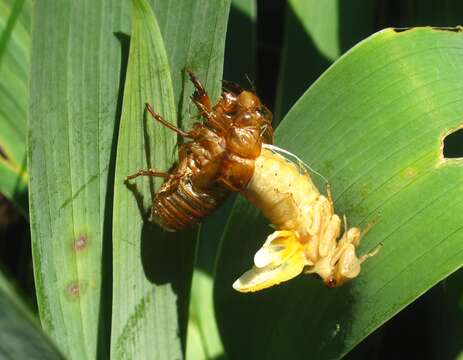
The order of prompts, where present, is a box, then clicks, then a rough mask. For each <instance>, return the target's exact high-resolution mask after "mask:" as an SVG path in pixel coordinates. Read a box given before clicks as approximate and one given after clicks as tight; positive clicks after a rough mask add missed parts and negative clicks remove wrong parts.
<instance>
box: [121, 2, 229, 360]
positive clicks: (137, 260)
mask: <svg viewBox="0 0 463 360" xmlns="http://www.w3.org/2000/svg"><path fill="white" fill-rule="evenodd" d="M135 5H136V6H135V13H134V18H133V35H132V39H131V50H130V54H131V55H130V60H129V68H128V73H127V82H126V87H125V92H124V108H123V115H122V119H121V127H120V132H119V134H120V136H119V140H118V157H117V167H116V184H115V206H114V230H113V236H114V303H113V312H114V314H113V331H112V354H113V357H115V358H147V357H149V358H181V357H183V352H184V348H185V337H186V323H187V310H188V293H189V285H190V280H191V274H192V262H193V252H194V245H195V241H194V240H195V238H196V230H195V229H192V230H191V231H187V232H182V233H178V234H171V233H166V232H164V231H162V230H161V229H159V228H158V227H157V226H155V225H152V224H150V223H148V220H147V217H148V216H147V214H148V212H149V208H150V206H151V202H152V194H153V192H154V189H155V188H157V187H158V186H159V185H160V181H155V182H154V184H153V182H151V181H149V180H148V179H141V178H139V179H137V180H136V181H133V182H131V185H125V184H124V178H125V177H126V176H127V175H129V174H131V173H134V172H136V171H137V170H139V169H142V168H147V167H153V168H156V169H158V170H160V171H167V170H168V169H169V168H170V167H171V165H172V162H173V160H174V158H173V155H174V154H175V153H176V151H177V149H176V147H175V144H176V136H175V134H173V133H172V132H171V131H169V130H166V129H165V128H163V127H162V126H160V124H158V123H157V122H155V121H154V120H153V119H152V118H151V117H149V116H148V117H147V116H146V114H144V111H143V109H144V103H145V102H150V103H151V104H152V105H153V108H154V109H155V110H156V111H157V112H159V113H160V114H161V115H162V116H164V117H165V118H166V119H167V120H168V121H171V122H172V123H176V119H177V116H176V107H177V105H176V104H178V103H179V102H180V109H179V114H181V113H185V114H186V113H187V109H186V107H185V106H184V105H183V102H185V104H186V103H187V101H186V99H189V96H190V95H191V93H192V88H191V85H190V84H188V86H184V85H182V84H183V83H184V80H183V76H184V74H183V72H182V71H183V69H184V68H185V67H186V68H188V69H190V70H192V71H194V72H195V73H196V74H197V75H198V77H199V79H200V80H201V81H203V82H204V83H205V86H206V88H207V89H208V90H209V91H210V93H211V94H212V96H214V97H216V96H217V95H218V93H219V91H220V87H221V84H220V80H219V79H221V77H222V75H221V72H222V63H223V47H224V45H223V44H224V33H225V27H226V21H227V16H226V15H227V13H228V6H229V2H228V1H221V2H208V1H203V0H202V1H170V2H169V1H167V2H164V1H163V2H155V6H154V9H155V14H156V18H155V17H154V15H153V14H152V13H151V11H150V9H149V7H148V5H147V3H146V2H145V1H136V2H135ZM204 18H207V19H209V20H210V21H203V19H204ZM156 19H159V27H158V25H157V22H156ZM192 29H194V31H193V30H192ZM161 34H162V35H163V36H162V37H161ZM163 40H164V41H163ZM164 47H165V49H164ZM169 65H170V66H169ZM171 78H172V79H173V81H172V80H171ZM188 103H189V100H188ZM188 120H189V121H190V123H191V120H192V119H191V120H190V119H188ZM183 125H184V126H185V127H187V128H188V126H189V125H186V124H185V122H183ZM128 269H129V270H128ZM127 289H130V292H127ZM153 344H154V346H153ZM153 348H154V349H156V352H155V353H153Z"/></svg>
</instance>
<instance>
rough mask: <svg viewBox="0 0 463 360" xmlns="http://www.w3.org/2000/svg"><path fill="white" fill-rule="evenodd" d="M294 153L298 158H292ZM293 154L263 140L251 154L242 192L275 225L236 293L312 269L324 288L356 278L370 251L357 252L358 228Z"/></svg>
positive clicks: (237, 281)
mask: <svg viewBox="0 0 463 360" xmlns="http://www.w3.org/2000/svg"><path fill="white" fill-rule="evenodd" d="M291 158H295V159H296V160H297V162H296V163H295V162H294V161H292V160H291ZM307 168H308V165H306V164H305V163H304V162H303V161H302V160H301V159H299V158H298V157H297V156H295V155H293V154H291V153H289V152H288V151H285V150H284V149H280V148H278V147H276V146H273V145H266V144H264V145H263V149H262V151H261V153H260V155H259V156H258V157H257V158H256V159H255V170H254V173H253V176H252V178H251V179H250V181H249V182H248V183H247V184H246V186H245V187H243V189H242V190H241V193H242V194H243V195H244V196H245V197H246V198H247V199H248V200H249V201H250V202H251V203H252V204H254V205H255V206H256V207H257V208H259V209H260V210H261V211H262V213H263V214H264V216H265V217H267V218H268V219H269V220H270V222H271V223H272V224H273V225H274V227H275V228H276V231H274V232H273V233H272V234H270V235H269V236H268V237H267V239H266V240H265V242H264V244H263V246H262V247H261V248H260V249H259V250H258V251H257V253H256V254H255V255H254V266H253V268H252V269H251V270H249V271H247V272H245V273H244V274H243V275H242V276H241V277H240V278H239V279H238V280H236V281H235V283H234V284H233V288H234V289H236V290H238V291H241V292H251V291H258V290H262V289H265V288H268V287H270V286H273V285H276V284H279V283H281V282H283V281H287V280H289V279H292V278H294V277H295V276H297V275H299V274H301V273H309V274H317V275H318V276H319V277H320V278H321V279H322V280H323V282H324V283H325V284H326V285H327V286H328V287H337V286H340V285H342V284H344V283H345V282H347V281H349V280H352V279H353V278H355V277H357V276H358V274H359V273H360V265H361V264H362V262H364V261H365V260H366V259H367V258H368V257H371V256H374V255H375V254H376V253H377V252H378V250H379V247H377V248H376V249H375V250H374V251H372V252H370V253H368V254H365V255H362V256H360V257H358V256H357V254H356V247H357V246H358V244H359V242H360V239H361V235H362V234H361V231H360V229H358V228H356V227H352V228H348V227H347V221H346V218H345V217H344V231H342V230H341V227H342V223H343V221H341V218H340V217H339V216H338V215H337V214H335V211H334V206H333V199H332V197H331V192H330V190H329V187H328V188H327V196H325V195H323V194H321V193H320V192H319V190H318V189H317V187H316V186H315V184H314V183H313V181H312V179H311V177H310V175H309V172H308V171H307Z"/></svg>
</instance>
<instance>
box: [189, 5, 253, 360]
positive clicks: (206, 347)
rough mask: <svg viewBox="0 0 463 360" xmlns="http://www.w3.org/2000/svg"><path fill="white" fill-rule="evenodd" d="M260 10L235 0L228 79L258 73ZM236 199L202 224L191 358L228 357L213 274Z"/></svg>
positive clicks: (193, 296) (230, 23)
mask: <svg viewBox="0 0 463 360" xmlns="http://www.w3.org/2000/svg"><path fill="white" fill-rule="evenodd" d="M256 10H257V9H256V4H255V2H254V1H253V0H233V1H232V4H231V8H230V17H229V20H228V30H227V40H226V44H225V59H226V62H225V63H224V66H225V68H224V79H227V80H230V81H236V82H238V83H240V84H243V85H245V84H246V83H247V82H248V79H247V78H246V75H247V76H249V77H250V78H251V79H252V78H253V77H254V74H255V57H256V43H255V37H256V30H257V29H256V16H257V14H256ZM243 39H246V41H243ZM243 54H246V56H245V57H243ZM234 200H235V197H234V196H233V197H232V198H230V199H229V200H228V201H227V202H226V203H225V204H223V205H222V206H221V207H220V209H218V210H217V211H216V212H215V213H213V214H212V215H211V216H209V217H207V218H206V219H204V220H203V221H202V223H201V227H200V231H199V234H198V245H197V249H196V259H195V270H194V273H193V279H192V284H191V300H190V308H189V322H188V338H187V354H186V355H187V356H186V357H187V359H190V358H192V359H194V358H197V359H217V358H219V357H221V356H224V349H223V345H222V342H221V339H220V334H219V331H218V328H217V324H216V315H215V309H214V303H213V286H214V280H213V277H214V275H215V270H216V269H215V267H216V259H217V256H218V251H219V245H220V240H221V237H222V233H223V229H224V227H225V224H226V222H227V219H228V217H229V214H230V210H231V206H232V204H233V201H234ZM219 266H220V264H219Z"/></svg>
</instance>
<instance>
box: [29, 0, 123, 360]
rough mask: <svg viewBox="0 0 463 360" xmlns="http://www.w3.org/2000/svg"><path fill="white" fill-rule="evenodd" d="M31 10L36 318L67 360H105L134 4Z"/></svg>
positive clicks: (86, 0) (49, 4)
mask: <svg viewBox="0 0 463 360" xmlns="http://www.w3.org/2000/svg"><path fill="white" fill-rule="evenodd" d="M36 5H37V6H34V9H33V29H32V33H33V34H34V41H33V46H32V58H31V59H32V60H31V61H32V68H31V89H30V97H31V98H30V137H29V139H28V152H29V153H28V156H29V159H30V162H29V166H30V167H29V173H30V210H31V232H32V251H33V259H34V273H35V285H36V291H37V301H38V305H39V311H40V318H41V322H42V326H43V328H44V329H45V331H46V332H47V333H48V334H49V335H50V336H51V337H52V338H53V339H54V341H55V342H56V343H57V345H58V347H59V349H60V350H61V352H62V353H63V354H66V356H68V357H69V358H75V359H95V358H105V357H106V356H107V354H108V351H109V321H110V318H109V315H108V312H109V309H110V303H109V302H108V300H109V296H108V293H107V291H106V290H108V287H110V286H111V277H110V276H109V275H110V274H109V271H110V269H108V268H107V265H108V264H109V261H108V260H109V258H108V256H110V253H109V252H110V251H108V250H109V248H108V246H110V243H109V242H110V240H111V212H112V201H111V199H112V191H113V180H112V176H110V174H111V173H112V171H113V166H114V163H113V160H114V155H115V152H114V151H115V148H114V145H115V143H114V142H113V141H114V140H113V138H114V136H115V135H114V132H115V124H116V121H117V119H118V117H119V115H118V112H119V111H120V96H121V95H122V94H121V92H120V87H121V79H122V78H121V73H122V74H123V72H124V71H125V69H124V68H123V63H122V62H123V59H122V58H121V47H123V45H124V37H123V36H122V35H121V32H126V33H127V29H128V21H129V19H130V18H129V17H128V13H129V10H130V8H129V6H130V4H126V3H125V2H114V1H112V0H102V1H99V2H97V3H96V2H94V1H91V0H83V1H78V2H74V1H71V2H69V1H66V2H63V1H60V2H56V1H54V0H44V1H40V4H36ZM50 14H53V16H50ZM121 42H122V44H121ZM103 248H104V249H105V251H104V252H103Z"/></svg>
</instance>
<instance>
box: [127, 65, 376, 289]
mask: <svg viewBox="0 0 463 360" xmlns="http://www.w3.org/2000/svg"><path fill="white" fill-rule="evenodd" d="M190 79H191V81H192V82H193V84H194V85H195V87H196V91H195V93H194V94H193V97H192V99H193V101H194V103H195V104H196V105H197V107H198V109H199V112H200V114H201V116H202V117H203V118H204V123H200V124H196V125H195V126H194V127H193V129H191V130H189V131H188V132H184V131H182V130H180V129H178V128H176V127H174V126H173V125H171V124H169V123H168V122H166V121H165V120H164V119H163V118H162V117H161V116H160V115H158V114H156V113H155V112H154V111H153V109H151V108H150V107H149V106H147V110H148V111H149V112H150V113H151V114H152V115H153V117H154V118H155V119H156V120H158V121H159V122H161V123H162V124H164V125H165V126H167V127H169V128H170V129H172V130H173V131H175V132H177V133H178V134H180V135H181V136H183V137H185V138H189V139H191V140H190V141H187V142H185V143H184V144H182V145H181V146H180V151H179V163H178V166H177V167H175V168H174V169H173V170H172V171H171V172H170V173H160V172H157V171H155V170H152V169H149V170H140V171H139V172H138V173H136V174H134V175H131V176H129V177H128V179H132V178H135V177H137V176H140V175H146V176H161V177H164V178H165V179H166V181H165V183H164V185H163V186H162V187H161V188H160V189H159V190H158V191H157V193H156V194H155V197H154V202H153V207H152V214H151V219H152V220H153V221H154V222H156V223H158V224H159V225H160V226H161V227H162V228H164V229H166V230H170V231H176V230H181V229H183V228H185V227H186V226H188V225H190V224H193V223H195V222H197V221H199V220H200V219H201V218H202V217H204V216H207V215H208V214H209V213H210V212H211V211H213V210H214V209H215V208H216V207H217V206H218V205H219V204H220V203H221V202H222V201H223V200H224V198H225V197H226V196H227V195H228V194H229V193H231V192H240V193H241V194H242V195H243V196H245V197H246V198H247V199H248V200H249V201H250V202H251V203H253V204H254V205H255V206H257V207H258V208H259V209H260V210H261V211H262V213H263V214H264V215H265V216H266V217H267V218H268V219H269V220H270V221H271V222H272V224H273V225H274V226H275V228H276V229H277V230H276V231H275V232H274V233H273V234H271V235H270V236H268V238H267V240H266V241H265V243H264V245H263V246H262V248H261V249H260V250H259V251H258V252H257V253H256V254H255V256H254V267H253V268H252V269H251V270H249V271H247V272H246V273H244V274H243V275H242V276H241V277H240V278H239V279H238V280H236V281H235V283H234V284H233V287H234V288H235V289H236V290H238V291H241V292H250V291H258V290H262V289H265V288H268V287H270V286H273V285H276V284H279V283H281V282H283V281H287V280H289V279H291V278H293V277H295V276H297V275H299V274H300V273H302V272H305V273H312V274H317V275H319V276H320V278H321V279H322V280H323V282H324V283H325V284H326V285H327V286H329V287H336V286H339V285H342V284H343V283H345V282H346V281H348V280H351V279H353V278H355V277H356V276H357V275H358V274H359V272H360V265H361V263H362V262H363V261H364V260H365V259H366V258H368V257H370V256H373V255H375V254H376V252H377V251H378V250H379V249H377V250H375V251H373V252H371V253H369V254H365V255H363V256H360V257H357V255H356V247H357V245H358V244H359V242H360V238H361V232H360V230H359V229H358V228H355V227H353V228H350V229H348V228H347V225H346V223H347V222H346V220H344V232H343V233H342V234H341V227H342V226H341V225H342V221H341V219H340V217H339V216H338V215H336V214H335V212H334V207H333V201H332V198H331V195H330V192H329V189H328V195H327V196H324V195H322V194H321V193H320V192H319V191H318V189H317V188H316V187H315V185H314V184H313V182H312V180H311V178H310V176H309V174H308V172H307V171H306V170H303V169H304V168H303V167H301V164H303V162H302V161H301V160H300V159H299V158H297V157H296V156H295V155H293V154H291V153H289V152H287V151H285V150H283V149H280V148H278V147H276V146H273V145H271V142H272V137H273V130H272V126H271V118H272V114H271V113H270V111H268V109H267V108H266V107H265V106H264V105H262V104H261V102H260V99H259V98H258V97H257V95H256V94H254V92H252V91H247V90H242V89H241V88H240V87H239V86H238V85H236V84H228V86H226V87H225V89H224V91H223V93H222V96H221V98H220V100H219V101H218V103H217V104H216V105H215V106H211V101H210V99H209V97H208V95H207V93H206V91H205V90H204V88H203V86H202V85H201V83H200V82H199V81H198V80H197V79H196V78H195V77H194V75H193V74H191V73H190ZM283 155H285V156H286V157H285V156H283ZM289 156H291V157H293V158H296V159H297V162H298V164H296V163H294V162H293V161H291V160H290V159H289Z"/></svg>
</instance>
